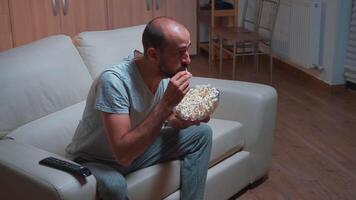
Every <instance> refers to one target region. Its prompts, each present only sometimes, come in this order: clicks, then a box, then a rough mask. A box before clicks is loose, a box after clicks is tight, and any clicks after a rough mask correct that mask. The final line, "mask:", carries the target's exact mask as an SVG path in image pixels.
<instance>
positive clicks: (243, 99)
mask: <svg viewBox="0 0 356 200" xmlns="http://www.w3.org/2000/svg"><path fill="white" fill-rule="evenodd" d="M206 83H209V84H211V85H212V86H214V87H216V88H218V89H219V90H220V92H221V94H220V103H219V106H218V108H217V109H216V111H215V113H214V115H213V117H214V118H219V119H227V120H234V121H238V122H240V123H242V131H243V134H244V136H245V145H244V150H246V151H248V152H250V153H251V160H250V162H251V170H252V173H251V178H250V181H251V182H253V181H255V180H256V179H258V178H260V177H262V176H263V175H264V174H265V173H266V172H267V171H268V169H269V167H270V166H271V162H272V142H273V132H274V128H275V121H276V109H277V108H276V106H277V93H276V90H275V89H274V88H272V87H270V86H268V85H262V84H256V83H248V82H241V81H229V80H220V79H211V78H198V77H196V78H193V79H192V84H193V85H196V84H206Z"/></svg>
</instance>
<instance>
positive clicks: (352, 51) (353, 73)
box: [345, 0, 356, 83]
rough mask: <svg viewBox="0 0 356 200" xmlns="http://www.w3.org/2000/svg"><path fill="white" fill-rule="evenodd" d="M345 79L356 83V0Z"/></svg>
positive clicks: (355, 0)
mask: <svg viewBox="0 0 356 200" xmlns="http://www.w3.org/2000/svg"><path fill="white" fill-rule="evenodd" d="M345 79H346V81H350V82H353V83H356V0H354V1H353V9H352V17H351V25H350V32H349V40H348V46H347V53H346V64H345Z"/></svg>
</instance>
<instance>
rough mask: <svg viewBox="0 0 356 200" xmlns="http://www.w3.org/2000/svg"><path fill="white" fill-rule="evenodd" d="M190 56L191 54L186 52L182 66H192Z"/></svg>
mask: <svg viewBox="0 0 356 200" xmlns="http://www.w3.org/2000/svg"><path fill="white" fill-rule="evenodd" d="M190 61H191V60H190V56H189V52H188V51H186V52H185V54H184V56H183V60H182V64H183V65H189V64H190Z"/></svg>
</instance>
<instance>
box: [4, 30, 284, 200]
mask: <svg viewBox="0 0 356 200" xmlns="http://www.w3.org/2000/svg"><path fill="white" fill-rule="evenodd" d="M142 30H143V26H136V27H130V28H123V29H117V30H111V31H101V32H86V33H81V34H79V35H78V37H77V40H76V46H74V45H73V43H72V40H71V38H70V37H68V36H64V35H57V36H51V37H48V38H45V39H42V40H39V41H36V42H33V43H31V44H28V45H25V46H22V47H18V48H15V49H12V50H9V51H5V52H0V88H1V92H0V136H1V137H2V139H0V188H1V192H0V199H36V200H39V199H44V200H51V199H73V200H81V199H83V200H90V199H97V198H98V197H97V194H96V180H95V178H94V177H93V176H89V177H87V178H85V179H84V178H78V177H76V176H73V175H71V174H69V173H66V172H63V171H60V170H57V169H53V168H49V167H46V166H42V165H39V164H38V162H39V161H40V160H41V159H43V158H45V157H47V156H55V157H58V158H61V159H65V160H67V159H66V154H65V151H64V149H65V147H66V146H67V144H68V143H69V142H70V140H71V138H72V135H73V133H74V130H75V128H76V126H77V124H78V122H79V120H80V119H81V115H82V112H83V109H84V106H85V99H86V96H87V92H88V89H89V87H90V84H91V82H92V81H93V79H94V78H95V77H96V76H97V75H98V74H99V73H100V72H101V71H102V70H103V68H105V67H106V66H108V65H111V64H115V63H117V62H119V61H120V59H122V58H123V57H124V56H125V55H127V54H129V53H130V52H131V51H132V50H133V49H141V50H142V47H141V39H140V38H141V34H142ZM192 82H193V84H198V83H210V84H211V85H213V86H215V87H217V88H219V89H220V91H221V99H220V105H219V107H218V109H217V110H216V112H215V113H214V115H213V118H212V119H211V121H210V122H209V124H210V125H211V127H212V129H213V132H214V133H213V147H212V148H213V149H212V155H211V163H210V168H209V171H208V178H207V183H206V184H207V185H206V194H205V198H206V199H211V200H217V199H219V200H220V199H228V198H229V197H231V196H233V195H234V194H236V193H237V192H238V191H240V190H241V189H243V188H244V187H246V186H247V185H249V184H250V183H252V182H254V181H256V180H257V179H259V178H261V177H263V176H264V175H266V173H267V172H268V169H269V167H270V165H271V156H272V153H271V150H272V139H273V131H274V126H275V119H276V101H277V95H276V91H275V90H274V89H273V88H271V87H270V86H266V85H261V84H254V83H247V82H239V81H227V80H218V79H210V78H198V77H195V78H193V81H192ZM179 165H180V161H171V162H167V163H163V164H159V165H155V166H152V167H148V168H146V169H142V170H139V171H137V172H134V173H132V174H129V175H128V176H127V184H128V188H129V197H130V199H132V200H140V199H142V200H149V199H179V183H180V180H179V179H180V176H179V174H180V173H179V170H180V169H179Z"/></svg>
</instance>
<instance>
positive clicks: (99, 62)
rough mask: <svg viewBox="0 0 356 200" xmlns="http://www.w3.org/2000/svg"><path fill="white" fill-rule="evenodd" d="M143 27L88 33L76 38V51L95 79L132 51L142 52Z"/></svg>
mask: <svg viewBox="0 0 356 200" xmlns="http://www.w3.org/2000/svg"><path fill="white" fill-rule="evenodd" d="M144 28H145V25H139V26H132V27H127V28H119V29H115V30H108V31H88V32H83V33H80V34H79V35H78V36H77V37H76V43H77V49H78V51H79V53H80V55H81V56H82V58H83V60H84V63H85V64H86V66H87V67H88V70H89V72H90V75H91V76H92V77H93V79H95V78H96V77H97V76H98V75H100V73H101V72H102V71H103V70H104V69H105V68H107V67H109V66H111V65H114V64H117V63H119V62H120V61H121V60H122V59H123V58H125V57H126V56H128V55H129V54H130V53H132V52H133V50H135V49H136V50H139V51H141V52H143V47H142V33H143V30H144Z"/></svg>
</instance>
